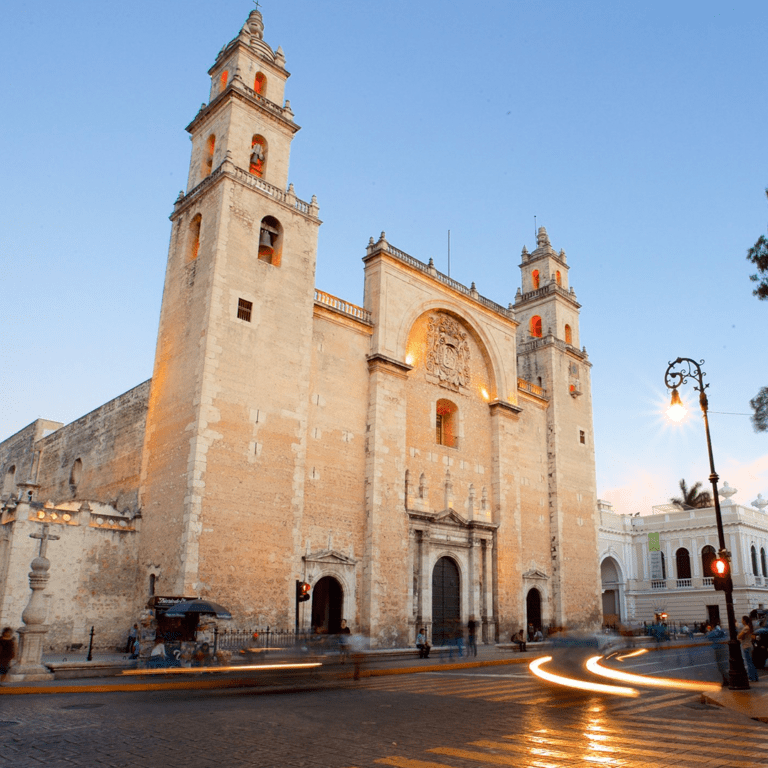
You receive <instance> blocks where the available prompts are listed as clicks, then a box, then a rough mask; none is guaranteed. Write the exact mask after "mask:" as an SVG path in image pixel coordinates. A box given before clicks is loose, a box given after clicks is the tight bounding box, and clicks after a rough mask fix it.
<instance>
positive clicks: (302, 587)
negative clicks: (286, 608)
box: [296, 579, 312, 603]
mask: <svg viewBox="0 0 768 768" xmlns="http://www.w3.org/2000/svg"><path fill="white" fill-rule="evenodd" d="M310 589H312V587H310V586H309V584H307V582H306V581H299V580H298V579H297V580H296V602H297V603H303V602H304V601H305V600H309V590H310Z"/></svg>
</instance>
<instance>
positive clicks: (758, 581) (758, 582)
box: [755, 576, 763, 587]
mask: <svg viewBox="0 0 768 768" xmlns="http://www.w3.org/2000/svg"><path fill="white" fill-rule="evenodd" d="M755 586H756V587H762V586H763V577H762V576H755Z"/></svg>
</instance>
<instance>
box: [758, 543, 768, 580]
mask: <svg viewBox="0 0 768 768" xmlns="http://www.w3.org/2000/svg"><path fill="white" fill-rule="evenodd" d="M760 565H761V566H762V571H763V576H768V568H766V563H765V547H760Z"/></svg>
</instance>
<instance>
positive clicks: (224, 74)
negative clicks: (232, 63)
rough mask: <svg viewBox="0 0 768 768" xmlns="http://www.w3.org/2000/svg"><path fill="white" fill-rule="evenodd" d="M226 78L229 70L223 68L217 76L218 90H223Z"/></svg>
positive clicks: (227, 78)
mask: <svg viewBox="0 0 768 768" xmlns="http://www.w3.org/2000/svg"><path fill="white" fill-rule="evenodd" d="M227 80H229V72H228V70H226V69H225V70H224V71H223V72H222V73H221V75H220V76H219V91H223V90H224V89H225V88H226V87H227Z"/></svg>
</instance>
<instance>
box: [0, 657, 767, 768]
mask: <svg viewBox="0 0 768 768" xmlns="http://www.w3.org/2000/svg"><path fill="white" fill-rule="evenodd" d="M0 721H1V722H0V766H8V768H32V767H33V766H34V768H40V767H41V766H46V768H64V767H65V766H66V768H81V767H83V766H87V767H89V768H91V767H94V768H96V767H101V766H109V767H110V768H122V767H125V768H129V767H130V768H144V767H145V766H146V768H176V767H177V766H179V767H181V766H184V768H214V766H215V767H216V768H219V767H220V766H233V767H235V768H237V767H239V766H259V768H299V767H303V768H307V767H310V766H312V767H315V766H323V767H324V768H375V766H382V765H385V766H395V767H396V768H479V767H480V766H489V765H496V766H531V767H532V768H556V767H558V768H559V767H560V766H577V765H578V766H581V765H585V766H595V768H597V766H602V767H604V766H617V768H619V767H621V768H624V767H627V768H635V767H639V766H643V767H645V766H649V765H651V766H657V765H663V766H672V765H674V766H692V767H693V766H696V768H716V767H717V766H736V765H738V766H740V768H745V767H746V766H757V765H768V726H766V725H764V724H762V723H757V722H754V721H751V720H749V719H746V718H744V717H742V716H739V715H736V714H734V713H732V712H730V711H728V710H723V709H720V708H715V707H709V706H707V705H703V704H701V703H700V697H699V695H698V694H695V693H685V692H682V693H681V692H672V693H670V692H664V691H662V692H643V694H642V696H641V697H640V698H638V699H632V700H627V699H617V698H605V697H601V696H596V695H587V694H582V693H579V692H575V691H563V690H562V689H552V688H549V687H547V686H545V685H543V684H542V683H541V682H539V681H538V680H536V679H533V678H531V677H530V676H529V675H528V674H527V673H526V672H525V671H524V670H523V669H519V668H518V669H509V668H501V669H499V670H498V671H497V670H490V671H489V670H487V669H486V670H476V671H467V672H461V671H453V672H450V671H441V670H439V669H436V670H435V671H434V672H430V673H425V674H420V675H402V676H393V677H386V678H372V679H370V680H367V681H360V682H359V683H349V684H346V683H345V684H343V685H341V686H338V687H336V688H333V689H327V690H315V691H306V692H295V693H284V694H275V693H272V694H258V693H257V692H255V691H251V690H237V691H216V692H210V691H179V692H172V693H169V692H162V693H160V692H136V693H100V694H62V695H58V696H37V695H31V696H23V697H22V696H13V697H0Z"/></svg>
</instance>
